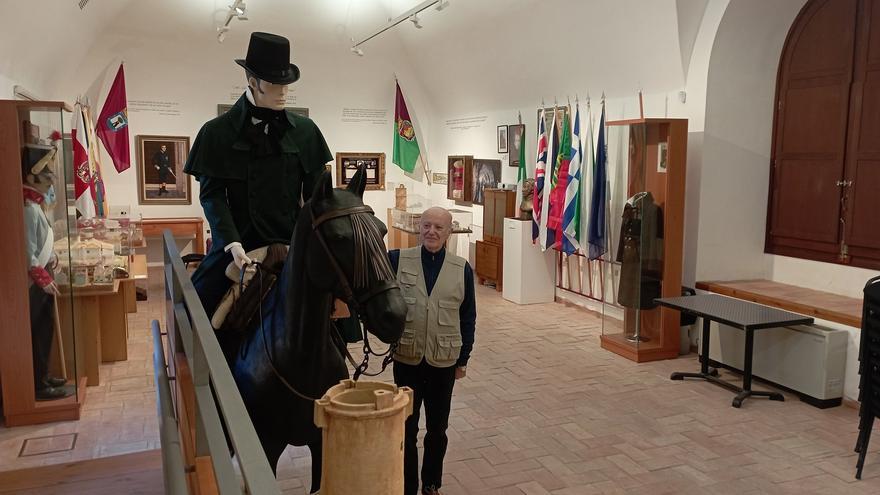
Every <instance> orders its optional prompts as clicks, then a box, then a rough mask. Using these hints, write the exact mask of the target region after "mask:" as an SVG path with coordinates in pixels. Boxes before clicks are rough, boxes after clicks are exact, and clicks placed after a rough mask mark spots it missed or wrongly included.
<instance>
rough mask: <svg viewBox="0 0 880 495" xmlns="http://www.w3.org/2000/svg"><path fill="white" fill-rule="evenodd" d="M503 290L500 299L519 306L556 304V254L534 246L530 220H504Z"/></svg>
mask: <svg viewBox="0 0 880 495" xmlns="http://www.w3.org/2000/svg"><path fill="white" fill-rule="evenodd" d="M504 251H505V252H504V287H503V289H504V290H503V291H502V293H501V296H502V297H503V298H504V299H507V300H508V301H511V302H514V303H516V304H536V303H548V302H553V301H554V299H555V296H556V281H555V280H556V264H555V261H556V252H555V251H544V252H541V249H540V248H539V247H538V246H535V245H533V244H532V222H531V220H525V221H524V220H520V219H518V218H505V219H504Z"/></svg>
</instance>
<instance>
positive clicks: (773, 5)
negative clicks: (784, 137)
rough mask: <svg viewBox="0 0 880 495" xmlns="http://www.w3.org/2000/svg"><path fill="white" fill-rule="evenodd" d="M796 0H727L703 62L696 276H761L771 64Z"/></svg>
mask: <svg viewBox="0 0 880 495" xmlns="http://www.w3.org/2000/svg"><path fill="white" fill-rule="evenodd" d="M803 3H804V0H778V1H774V2H757V1H752V0H732V1H731V2H730V4H729V6H728V7H727V10H726V11H725V13H724V18H723V20H722V21H721V25H720V27H719V28H718V33H717V35H716V37H715V43H714V46H713V49H712V55H711V60H710V63H709V74H708V82H707V89H706V92H707V93H706V94H707V101H706V125H705V135H704V138H703V154H702V167H701V172H700V186H699V190H700V203H699V205H700V214H699V233H698V241H697V265H696V279H697V280H713V279H715V280H733V279H746V278H768V277H769V276H770V271H769V264H768V260H767V259H766V257H765V255H764V232H765V223H766V222H765V219H766V214H767V190H768V182H769V174H770V169H769V162H770V142H771V127H772V119H773V98H774V94H775V90H776V78H775V75H776V69H777V66H778V63H779V55H780V53H781V50H782V44H783V42H784V41H785V36H786V34H787V33H788V28H789V26H790V25H791V22H792V21H793V20H794V17H795V15H796V14H797V12H798V11H799V9H800V8H801V6H802V5H803Z"/></svg>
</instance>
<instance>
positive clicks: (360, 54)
mask: <svg viewBox="0 0 880 495" xmlns="http://www.w3.org/2000/svg"><path fill="white" fill-rule="evenodd" d="M351 53H354V54H355V55H357V56H358V57H363V56H364V51H363V50H361V49H360V47H357V46H353V47H351Z"/></svg>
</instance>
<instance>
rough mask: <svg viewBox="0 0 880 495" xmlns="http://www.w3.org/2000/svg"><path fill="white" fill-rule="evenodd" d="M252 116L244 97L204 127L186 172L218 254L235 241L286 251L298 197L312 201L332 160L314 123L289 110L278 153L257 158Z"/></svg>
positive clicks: (296, 210) (296, 209)
mask: <svg viewBox="0 0 880 495" xmlns="http://www.w3.org/2000/svg"><path fill="white" fill-rule="evenodd" d="M253 109H254V106H253V104H251V103H250V102H249V101H248V100H247V98H246V97H245V95H242V96H241V98H239V99H238V101H237V102H236V103H235V105H234V106H233V107H232V108H231V109H230V110H229V111H228V112H226V113H225V114H223V115H221V116H219V117H217V118H215V119H213V120H211V121H209V122H207V123H205V125H204V126H202V129H201V130H200V131H199V134H198V136H196V139H195V142H194V143H193V147H192V151H191V152H190V154H189V159H188V160H187V162H186V166H185V167H184V172H186V173H188V174H191V175H193V176H195V177H196V179H197V180H198V181H199V184H200V186H201V193H200V195H199V199H200V200H201V203H202V207H203V208H204V210H205V217H206V218H207V219H208V223H209V224H210V226H211V236H212V238H213V245H214V246H216V247H217V248H219V249H222V248H223V247H225V246H226V245H228V244H229V243H231V242H241V243H242V245H243V247H244V249H245V250H250V249H254V248H257V247H260V246H263V245H267V244H271V243H274V242H281V243H284V244H289V243H290V238H291V236H292V234H293V226H294V224H295V223H296V217H297V214H298V213H299V210H300V198H301V196H302V199H303V200H307V199H308V198H309V196H311V194H312V189H314V185H315V182H316V181H317V179H318V178H319V177H320V175H321V172H322V171H323V170H324V166H325V164H326V163H327V162H329V161H331V160H332V159H333V157H332V155H331V154H330V150H329V149H328V148H327V143H326V142H325V141H324V136H323V135H321V131H320V130H319V129H318V127H317V126H316V125H315V123H314V122H312V120H311V119H309V118H307V117H302V116H299V115H295V114H293V113H291V112H287V111H285V114H286V117H287V120H288V122H289V124H290V125H289V126H286V125H285V129H284V130H283V134H282V135H281V137H280V139H278V140H277V147H278V149H277V150H275V152H272V153H261V152H260V151H259V150H257V149H256V147H255V146H254V145H253V144H252V141H251V140H250V139H248V137H247V132H248V131H249V126H253V125H254V124H253V123H252V121H251V115H252V113H253Z"/></svg>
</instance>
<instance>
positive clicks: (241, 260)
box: [229, 244, 251, 269]
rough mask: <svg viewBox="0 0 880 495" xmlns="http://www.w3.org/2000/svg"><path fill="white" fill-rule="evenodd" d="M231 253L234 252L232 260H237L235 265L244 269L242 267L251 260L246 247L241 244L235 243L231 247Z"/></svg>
mask: <svg viewBox="0 0 880 495" xmlns="http://www.w3.org/2000/svg"><path fill="white" fill-rule="evenodd" d="M229 253H230V254H232V260H233V261H234V262H235V266H237V267H238V268H239V269H242V267H244V266H245V265H248V264H250V262H251V259H250V258H248V255H247V253H245V252H244V248H243V247H241V244H235V245H234V246H232V247H231V248H229Z"/></svg>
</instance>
